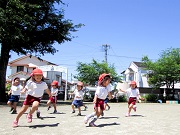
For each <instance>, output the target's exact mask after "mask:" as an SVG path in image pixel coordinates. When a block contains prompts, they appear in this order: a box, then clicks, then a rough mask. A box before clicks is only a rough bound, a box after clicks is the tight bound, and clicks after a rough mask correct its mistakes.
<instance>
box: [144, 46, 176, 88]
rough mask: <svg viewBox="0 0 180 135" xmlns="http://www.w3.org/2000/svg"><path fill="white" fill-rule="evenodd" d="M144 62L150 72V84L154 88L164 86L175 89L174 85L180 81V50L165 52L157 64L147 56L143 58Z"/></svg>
mask: <svg viewBox="0 0 180 135" xmlns="http://www.w3.org/2000/svg"><path fill="white" fill-rule="evenodd" d="M142 62H143V65H144V66H145V67H146V69H147V70H148V71H149V72H148V73H147V75H148V83H149V84H150V85H151V86H152V87H153V88H159V87H161V86H164V85H166V87H167V88H170V87H172V88H174V84H175V83H177V82H179V81H180V48H170V49H167V50H165V51H163V52H162V54H161V55H160V58H159V59H158V60H157V61H156V62H152V61H151V60H150V59H149V58H148V57H147V56H145V57H143V58H142Z"/></svg>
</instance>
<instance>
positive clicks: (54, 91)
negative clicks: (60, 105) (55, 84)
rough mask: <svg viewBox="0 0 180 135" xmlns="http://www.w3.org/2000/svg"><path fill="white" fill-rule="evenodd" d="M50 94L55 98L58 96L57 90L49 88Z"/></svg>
mask: <svg viewBox="0 0 180 135" xmlns="http://www.w3.org/2000/svg"><path fill="white" fill-rule="evenodd" d="M53 93H54V94H53ZM51 94H52V96H57V95H58V88H55V89H54V88H51Z"/></svg>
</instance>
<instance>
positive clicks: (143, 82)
mask: <svg viewBox="0 0 180 135" xmlns="http://www.w3.org/2000/svg"><path fill="white" fill-rule="evenodd" d="M121 74H123V78H124V80H123V83H124V85H123V86H122V87H125V84H129V83H130V81H132V80H134V81H136V83H137V87H138V88H139V90H140V91H141V93H152V92H153V93H154V94H166V92H168V93H167V94H172V91H171V90H170V91H167V90H166V87H165V86H162V87H160V88H159V89H156V90H153V89H152V88H151V87H150V86H149V84H148V78H147V70H146V69H145V67H144V66H143V64H142V62H134V61H133V62H131V63H130V65H129V67H128V68H127V69H126V70H125V71H123V72H122V73H121ZM126 86H127V85H126ZM174 89H175V94H176V95H179V94H178V93H180V83H176V84H175V85H174Z"/></svg>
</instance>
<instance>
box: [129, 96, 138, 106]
mask: <svg viewBox="0 0 180 135" xmlns="http://www.w3.org/2000/svg"><path fill="white" fill-rule="evenodd" d="M136 100H137V98H136V97H130V98H129V101H128V104H129V105H130V104H133V105H135V104H136Z"/></svg>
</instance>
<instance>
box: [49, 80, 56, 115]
mask: <svg viewBox="0 0 180 135" xmlns="http://www.w3.org/2000/svg"><path fill="white" fill-rule="evenodd" d="M51 95H52V97H50V98H49V100H48V102H47V105H48V109H47V110H49V109H50V108H51V105H50V104H51V103H52V104H53V106H54V112H53V113H57V109H56V102H57V95H58V81H53V82H52V83H51Z"/></svg>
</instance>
